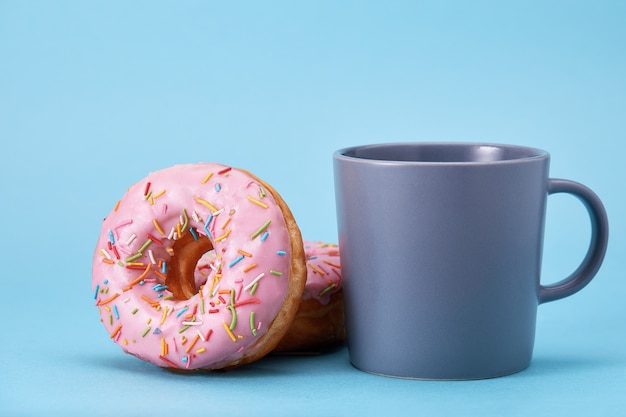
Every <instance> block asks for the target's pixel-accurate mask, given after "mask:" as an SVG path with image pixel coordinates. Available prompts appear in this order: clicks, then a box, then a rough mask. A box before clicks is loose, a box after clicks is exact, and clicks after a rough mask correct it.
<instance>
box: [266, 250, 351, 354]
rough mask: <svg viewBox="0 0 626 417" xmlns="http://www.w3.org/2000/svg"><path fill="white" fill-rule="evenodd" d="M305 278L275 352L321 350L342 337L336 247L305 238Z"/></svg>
mask: <svg viewBox="0 0 626 417" xmlns="http://www.w3.org/2000/svg"><path fill="white" fill-rule="evenodd" d="M304 252H305V256H306V266H307V281H306V285H305V287H304V293H303V294H302V302H301V303H300V307H299V308H298V312H297V314H296V318H295V319H294V320H293V322H292V323H291V326H290V327H289V331H288V332H287V334H286V335H285V336H284V337H283V339H282V340H281V341H280V343H279V344H278V346H276V348H275V349H274V352H275V353H320V352H323V351H326V350H328V349H331V348H333V347H335V346H338V345H340V344H341V343H342V342H344V341H345V321H344V306H343V290H342V283H341V265H340V259H339V248H338V247H337V245H335V244H330V243H324V242H313V241H306V240H305V241H304Z"/></svg>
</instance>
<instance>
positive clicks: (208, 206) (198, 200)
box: [193, 196, 217, 211]
mask: <svg viewBox="0 0 626 417" xmlns="http://www.w3.org/2000/svg"><path fill="white" fill-rule="evenodd" d="M193 198H194V199H195V200H196V201H197V202H198V203H199V204H202V205H203V206H205V207H207V208H208V209H209V210H211V211H217V208H216V207H215V206H214V205H213V204H211V203H209V202H208V201H206V200H204V199H202V198H200V197H198V196H194V197H193Z"/></svg>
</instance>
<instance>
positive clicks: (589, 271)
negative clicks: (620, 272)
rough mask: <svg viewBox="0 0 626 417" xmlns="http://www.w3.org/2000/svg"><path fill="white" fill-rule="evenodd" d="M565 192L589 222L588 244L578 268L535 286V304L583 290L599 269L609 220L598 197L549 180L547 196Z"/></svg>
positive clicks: (568, 183) (570, 183)
mask: <svg viewBox="0 0 626 417" xmlns="http://www.w3.org/2000/svg"><path fill="white" fill-rule="evenodd" d="M556 193H568V194H572V195H573V196H575V197H577V198H578V199H579V200H580V201H581V202H582V203H583V204H584V205H585V208H586V209H587V212H588V213H589V218H590V220H591V242H590V244H589V249H588V250H587V254H586V255H585V258H584V259H583V261H582V263H581V264H580V266H579V267H578V268H577V269H576V271H574V272H573V273H572V274H571V275H570V276H568V277H567V278H565V279H563V280H561V281H559V282H557V283H554V284H550V285H539V304H541V303H547V302H549V301H555V300H558V299H561V298H564V297H568V296H570V295H572V294H574V293H576V292H578V291H580V290H581V289H582V288H583V287H585V286H586V285H587V284H589V282H590V281H591V279H592V278H593V277H594V276H595V275H596V273H597V272H598V270H599V269H600V265H601V264H602V261H603V260H604V255H605V253H606V248H607V244H608V240H609V221H608V218H607V215H606V210H605V209H604V205H603V204H602V202H601V201H600V198H599V197H598V196H597V195H596V194H595V193H594V192H593V191H591V190H590V189H589V188H587V187H586V186H584V185H582V184H580V183H577V182H574V181H569V180H563V179H552V178H551V179H549V180H548V194H556Z"/></svg>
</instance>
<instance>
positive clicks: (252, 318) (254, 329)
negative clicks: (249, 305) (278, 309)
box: [250, 311, 256, 336]
mask: <svg viewBox="0 0 626 417" xmlns="http://www.w3.org/2000/svg"><path fill="white" fill-rule="evenodd" d="M254 315H255V313H254V311H251V312H250V331H251V332H252V334H253V335H254V336H256V326H255V325H254Z"/></svg>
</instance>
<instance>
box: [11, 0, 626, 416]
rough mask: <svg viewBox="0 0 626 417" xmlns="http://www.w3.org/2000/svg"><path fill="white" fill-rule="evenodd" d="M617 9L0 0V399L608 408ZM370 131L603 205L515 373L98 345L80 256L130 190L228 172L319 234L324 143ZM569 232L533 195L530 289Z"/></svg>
mask: <svg viewBox="0 0 626 417" xmlns="http://www.w3.org/2000/svg"><path fill="white" fill-rule="evenodd" d="M624 22H626V2H622V1H613V2H611V1H588V2H580V1H549V2H540V1H538V2H532V1H511V2H506V1H505V2H490V1H467V2H458V1H413V2H409V1H407V2H402V1H386V2H382V1H381V2H366V1H342V2H338V1H285V2H279V1H275V2H257V1H252V2H244V1H238V2H209V1H206V2H201V1H192V0H187V1H180V2H160V1H132V2H131V1H90V2H86V1H85V2H82V1H81V2H79V1H76V2H68V1H56V2H52V1H23V2H17V1H11V0H9V1H3V2H0V155H1V157H2V162H1V163H0V181H1V183H0V202H1V205H0V215H1V216H0V218H1V219H2V226H1V228H0V230H1V232H2V239H0V265H1V269H0V270H1V272H0V277H1V278H0V279H1V288H2V300H1V301H0V320H1V322H0V324H1V325H2V329H3V330H2V333H1V334H0V415H3V416H21V415H25V416H30V415H61V414H60V413H61V412H63V413H64V414H63V415H68V416H73V415H87V414H88V415H90V416H100V415H102V416H105V415H106V416H111V415H148V413H150V414H151V415H153V416H165V415H168V416H171V415H185V416H193V415H209V414H218V413H219V414H226V415H243V414H249V413H250V412H252V413H254V414H255V415H316V416H319V415H329V416H331V415H332V416H334V415H357V414H358V415H381V414H383V413H384V414H397V415H403V414H409V412H410V413H411V414H413V415H418V413H419V414H420V415H445V414H450V415H503V414H507V415H524V416H528V415H533V414H536V415H547V414H550V415H569V416H571V415H576V414H581V415H589V414H592V413H593V414H596V415H605V416H608V415H623V414H624V413H625V412H626V411H624V409H625V408H626V398H625V396H624V393H625V392H626V337H624V332H625V331H626V303H625V302H624V293H625V291H626V280H625V279H624V273H623V262H624V257H625V255H626V251H625V250H626V242H625V237H626V236H625V233H624V230H625V226H626V225H625V221H626V216H625V213H626V199H625V198H624V184H623V182H624V179H626V164H624V153H625V152H626V141H625V139H626V137H625V133H626V25H625V23H624ZM389 141H393V142H395V141H487V142H506V143H516V144H522V145H531V146H536V147H540V148H544V149H546V150H548V151H549V152H550V153H551V155H552V167H551V175H552V176H553V177H562V178H569V179H573V180H576V181H580V182H582V183H584V184H586V185H587V186H589V187H591V188H592V189H594V190H595V191H596V192H597V193H598V194H599V196H600V197H601V198H602V199H603V201H604V202H605V204H606V208H607V211H608V214H609V221H610V224H611V236H610V241H609V250H608V253H607V257H606V260H605V264H604V266H603V267H602V269H601V270H600V272H599V274H598V275H597V277H596V278H595V280H594V281H592V283H591V284H590V285H589V286H588V287H586V288H585V289H584V290H583V291H582V292H580V293H578V294H576V295H574V296H572V297H570V298H567V299H565V300H562V301H558V302H554V303H550V304H545V305H542V306H540V308H539V317H538V325H537V340H536V345H535V355H534V360H533V362H532V364H531V366H530V367H529V368H528V369H527V370H525V371H523V372H521V373H518V374H516V375H513V376H508V377H504V378H498V379H492V380H484V381H471V382H424V381H421V382H420V381H406V380H397V379H390V378H384V377H377V376H372V375H368V374H365V373H362V372H360V371H357V370H356V369H354V368H352V367H351V366H350V364H349V361H348V356H347V352H346V350H345V349H340V350H338V351H336V352H334V353H331V354H329V355H324V356H314V357H270V358H266V359H264V360H261V361H259V362H257V363H254V364H252V365H250V366H248V367H245V368H243V369H240V370H236V371H233V372H229V373H225V374H222V373H218V374H198V375H178V374H172V373H169V372H166V371H163V370H161V369H159V368H156V367H154V366H152V365H149V364H146V363H143V362H141V361H139V360H137V359H135V358H133V357H131V356H128V355H124V354H123V353H122V351H121V350H120V349H119V348H118V347H117V346H116V345H115V344H113V343H112V342H111V341H110V340H109V338H108V335H107V334H106V332H105V331H104V329H103V327H102V325H101V324H100V323H99V316H98V313H97V309H96V308H94V307H93V299H92V297H91V295H92V293H91V257H92V253H93V250H94V245H95V241H96V238H97V236H98V233H99V227H100V223H101V220H102V218H103V217H104V216H105V215H106V214H107V213H108V212H109V211H110V210H111V209H112V207H113V205H114V203H115V201H117V199H118V198H119V197H121V195H122V193H123V192H124V191H125V189H126V188H127V187H128V186H129V185H130V184H131V183H133V182H135V181H138V180H139V179H141V178H143V177H144V176H145V175H146V174H147V173H148V172H150V171H153V170H156V169H159V168H164V167H167V166H170V165H173V164H176V163H182V162H196V161H217V162H221V163H225V164H230V165H233V166H236V167H242V168H246V169H248V170H250V171H252V172H254V173H255V174H256V175H258V176H259V177H261V178H263V179H265V180H266V181H268V182H269V183H271V184H272V185H273V186H274V187H275V188H276V189H277V190H278V191H279V192H280V193H281V194H282V195H283V197H284V198H285V200H286V201H287V202H288V203H289V205H290V207H291V208H292V211H293V212H294V215H295V216H296V219H297V221H298V223H299V225H300V227H301V229H302V232H303V235H304V236H305V237H306V238H309V239H321V240H326V241H336V239H337V238H336V215H335V206H334V189H333V178H332V159H331V155H332V152H333V151H335V150H336V149H338V148H342V147H346V146H351V145H356V144H364V143H377V142H389ZM589 236H590V227H589V221H588V217H587V214H586V212H585V210H584V208H583V206H582V205H581V204H580V203H579V202H578V201H577V200H576V199H574V198H573V197H569V196H561V195H556V196H552V197H550V201H549V207H548V217H547V228H546V242H545V250H544V267H543V273H544V277H543V282H544V283H549V282H554V281H556V280H558V279H560V278H563V277H564V276H565V275H567V274H569V273H570V272H572V271H573V270H574V269H575V267H576V266H577V264H578V262H579V261H580V260H581V259H582V257H583V255H584V253H585V250H586V247H587V244H588V241H589ZM86 413H87V414H86Z"/></svg>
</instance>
